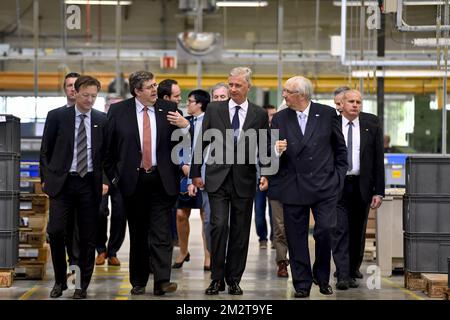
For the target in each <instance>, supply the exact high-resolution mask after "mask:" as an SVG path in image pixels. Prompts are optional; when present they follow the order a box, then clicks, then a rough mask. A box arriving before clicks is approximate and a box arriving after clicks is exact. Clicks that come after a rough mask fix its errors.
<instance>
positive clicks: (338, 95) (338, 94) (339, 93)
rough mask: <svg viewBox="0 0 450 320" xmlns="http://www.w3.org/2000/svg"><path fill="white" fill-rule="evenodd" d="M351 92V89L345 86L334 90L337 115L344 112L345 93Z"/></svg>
mask: <svg viewBox="0 0 450 320" xmlns="http://www.w3.org/2000/svg"><path fill="white" fill-rule="evenodd" d="M348 90H350V87H347V86H343V87H338V88H336V89H335V90H334V92H333V95H334V104H335V106H336V113H337V115H340V114H341V111H342V98H343V97H344V93H345V91H348Z"/></svg>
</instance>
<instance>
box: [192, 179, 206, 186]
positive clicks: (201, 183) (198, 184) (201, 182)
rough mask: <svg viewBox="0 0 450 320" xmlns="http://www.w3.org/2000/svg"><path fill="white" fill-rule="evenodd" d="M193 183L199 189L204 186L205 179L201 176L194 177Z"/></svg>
mask: <svg viewBox="0 0 450 320" xmlns="http://www.w3.org/2000/svg"><path fill="white" fill-rule="evenodd" d="M192 184H193V185H194V186H196V187H197V188H199V189H202V188H203V187H204V184H203V180H202V178H201V177H197V178H194V179H192Z"/></svg>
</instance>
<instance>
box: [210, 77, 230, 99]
mask: <svg viewBox="0 0 450 320" xmlns="http://www.w3.org/2000/svg"><path fill="white" fill-rule="evenodd" d="M229 91H230V88H229V87H228V85H227V84H226V83H225V82H219V83H217V84H215V85H214V86H213V87H212V88H211V101H226V100H228V99H230V93H229Z"/></svg>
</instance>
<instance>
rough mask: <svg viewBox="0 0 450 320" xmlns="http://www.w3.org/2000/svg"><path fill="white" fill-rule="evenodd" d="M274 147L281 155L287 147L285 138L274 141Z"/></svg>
mask: <svg viewBox="0 0 450 320" xmlns="http://www.w3.org/2000/svg"><path fill="white" fill-rule="evenodd" d="M275 148H276V150H277V152H278V153H279V154H280V155H281V154H282V153H283V152H284V151H286V149H287V140H286V139H284V140H278V141H276V142H275Z"/></svg>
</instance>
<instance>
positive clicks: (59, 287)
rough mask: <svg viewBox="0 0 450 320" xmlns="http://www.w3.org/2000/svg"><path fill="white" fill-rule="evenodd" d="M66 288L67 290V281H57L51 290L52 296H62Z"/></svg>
mask: <svg viewBox="0 0 450 320" xmlns="http://www.w3.org/2000/svg"><path fill="white" fill-rule="evenodd" d="M64 290H67V284H66V283H55V285H54V286H53V289H52V291H50V298H58V297H61V296H62V293H63V291H64Z"/></svg>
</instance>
